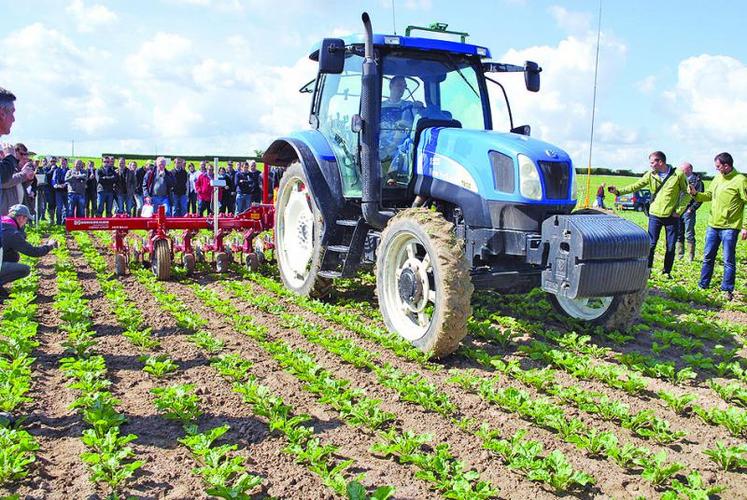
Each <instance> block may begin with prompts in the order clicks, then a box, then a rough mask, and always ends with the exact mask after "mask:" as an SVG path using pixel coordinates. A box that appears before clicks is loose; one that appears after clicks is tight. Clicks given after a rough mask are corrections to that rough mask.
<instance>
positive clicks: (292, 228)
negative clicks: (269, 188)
mask: <svg viewBox="0 0 747 500" xmlns="http://www.w3.org/2000/svg"><path fill="white" fill-rule="evenodd" d="M281 202H282V203H283V205H282V206H283V209H282V213H281V214H280V215H281V216H280V217H279V218H278V228H277V231H278V232H277V234H278V240H279V241H278V250H279V252H278V258H279V260H280V261H281V270H282V271H283V275H284V276H285V278H286V279H287V280H288V281H289V282H290V284H291V285H293V286H295V287H301V286H302V285H303V284H304V282H305V281H306V278H307V277H308V275H309V269H310V267H311V260H312V258H313V254H314V235H315V230H316V228H315V227H314V211H313V210H312V207H311V203H312V202H311V196H310V194H309V192H308V191H307V189H306V186H305V184H304V182H303V180H302V179H300V178H298V177H295V178H293V179H289V182H288V184H287V188H286V189H284V190H283V194H282V200H281Z"/></svg>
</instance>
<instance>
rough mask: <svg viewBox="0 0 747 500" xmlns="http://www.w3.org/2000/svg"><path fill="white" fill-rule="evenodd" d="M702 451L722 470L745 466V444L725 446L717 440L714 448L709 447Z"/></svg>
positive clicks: (746, 465) (746, 466) (746, 458)
mask: <svg viewBox="0 0 747 500" xmlns="http://www.w3.org/2000/svg"><path fill="white" fill-rule="evenodd" d="M703 453H705V454H706V455H708V457H709V458H710V459H711V460H713V461H714V462H716V463H717V464H718V465H719V466H720V467H721V468H722V469H724V470H739V469H744V468H747V445H743V444H742V445H736V446H726V445H725V444H724V443H722V442H718V443H716V447H715V448H709V449H707V450H705V451H704V452H703Z"/></svg>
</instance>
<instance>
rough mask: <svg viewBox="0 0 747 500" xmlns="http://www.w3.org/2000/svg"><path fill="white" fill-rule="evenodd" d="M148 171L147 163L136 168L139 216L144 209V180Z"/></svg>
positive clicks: (136, 208)
mask: <svg viewBox="0 0 747 500" xmlns="http://www.w3.org/2000/svg"><path fill="white" fill-rule="evenodd" d="M146 171H147V170H146V168H145V165H142V166H141V167H139V168H137V170H135V215H136V216H138V217H139V216H140V211H141V210H142V209H143V181H144V180H145V173H146Z"/></svg>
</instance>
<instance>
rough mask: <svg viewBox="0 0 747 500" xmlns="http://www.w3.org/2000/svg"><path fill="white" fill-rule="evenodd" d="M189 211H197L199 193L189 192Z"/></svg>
mask: <svg viewBox="0 0 747 500" xmlns="http://www.w3.org/2000/svg"><path fill="white" fill-rule="evenodd" d="M188 210H189V213H191V214H196V213H197V193H189V209H188Z"/></svg>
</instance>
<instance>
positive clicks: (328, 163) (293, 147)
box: [262, 131, 344, 246]
mask: <svg viewBox="0 0 747 500" xmlns="http://www.w3.org/2000/svg"><path fill="white" fill-rule="evenodd" d="M317 135H318V137H316V136H317ZM262 161H263V162H264V163H265V164H267V165H274V166H279V167H287V166H288V165H290V164H291V163H293V162H294V161H298V162H299V163H300V164H301V167H302V168H303V171H304V174H306V179H307V181H308V186H307V188H308V189H309V191H310V192H311V196H313V197H314V201H315V202H316V205H317V207H319V211H320V212H321V214H322V219H323V221H324V227H323V228H322V245H323V246H326V245H327V244H328V242H329V239H330V237H331V233H332V231H334V228H335V222H336V221H337V218H338V217H339V215H340V214H341V213H342V211H343V208H344V198H343V196H342V183H341V180H340V172H339V170H338V168H337V162H336V161H335V157H334V155H333V154H332V151H331V150H329V146H328V145H327V143H326V140H325V139H324V138H323V137H322V136H321V134H319V133H318V132H317V131H308V132H303V133H301V134H299V135H298V136H297V137H282V138H280V139H276V140H275V141H274V142H273V143H272V144H271V145H270V147H269V148H267V150H266V151H265V152H264V154H263V155H262Z"/></svg>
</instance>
